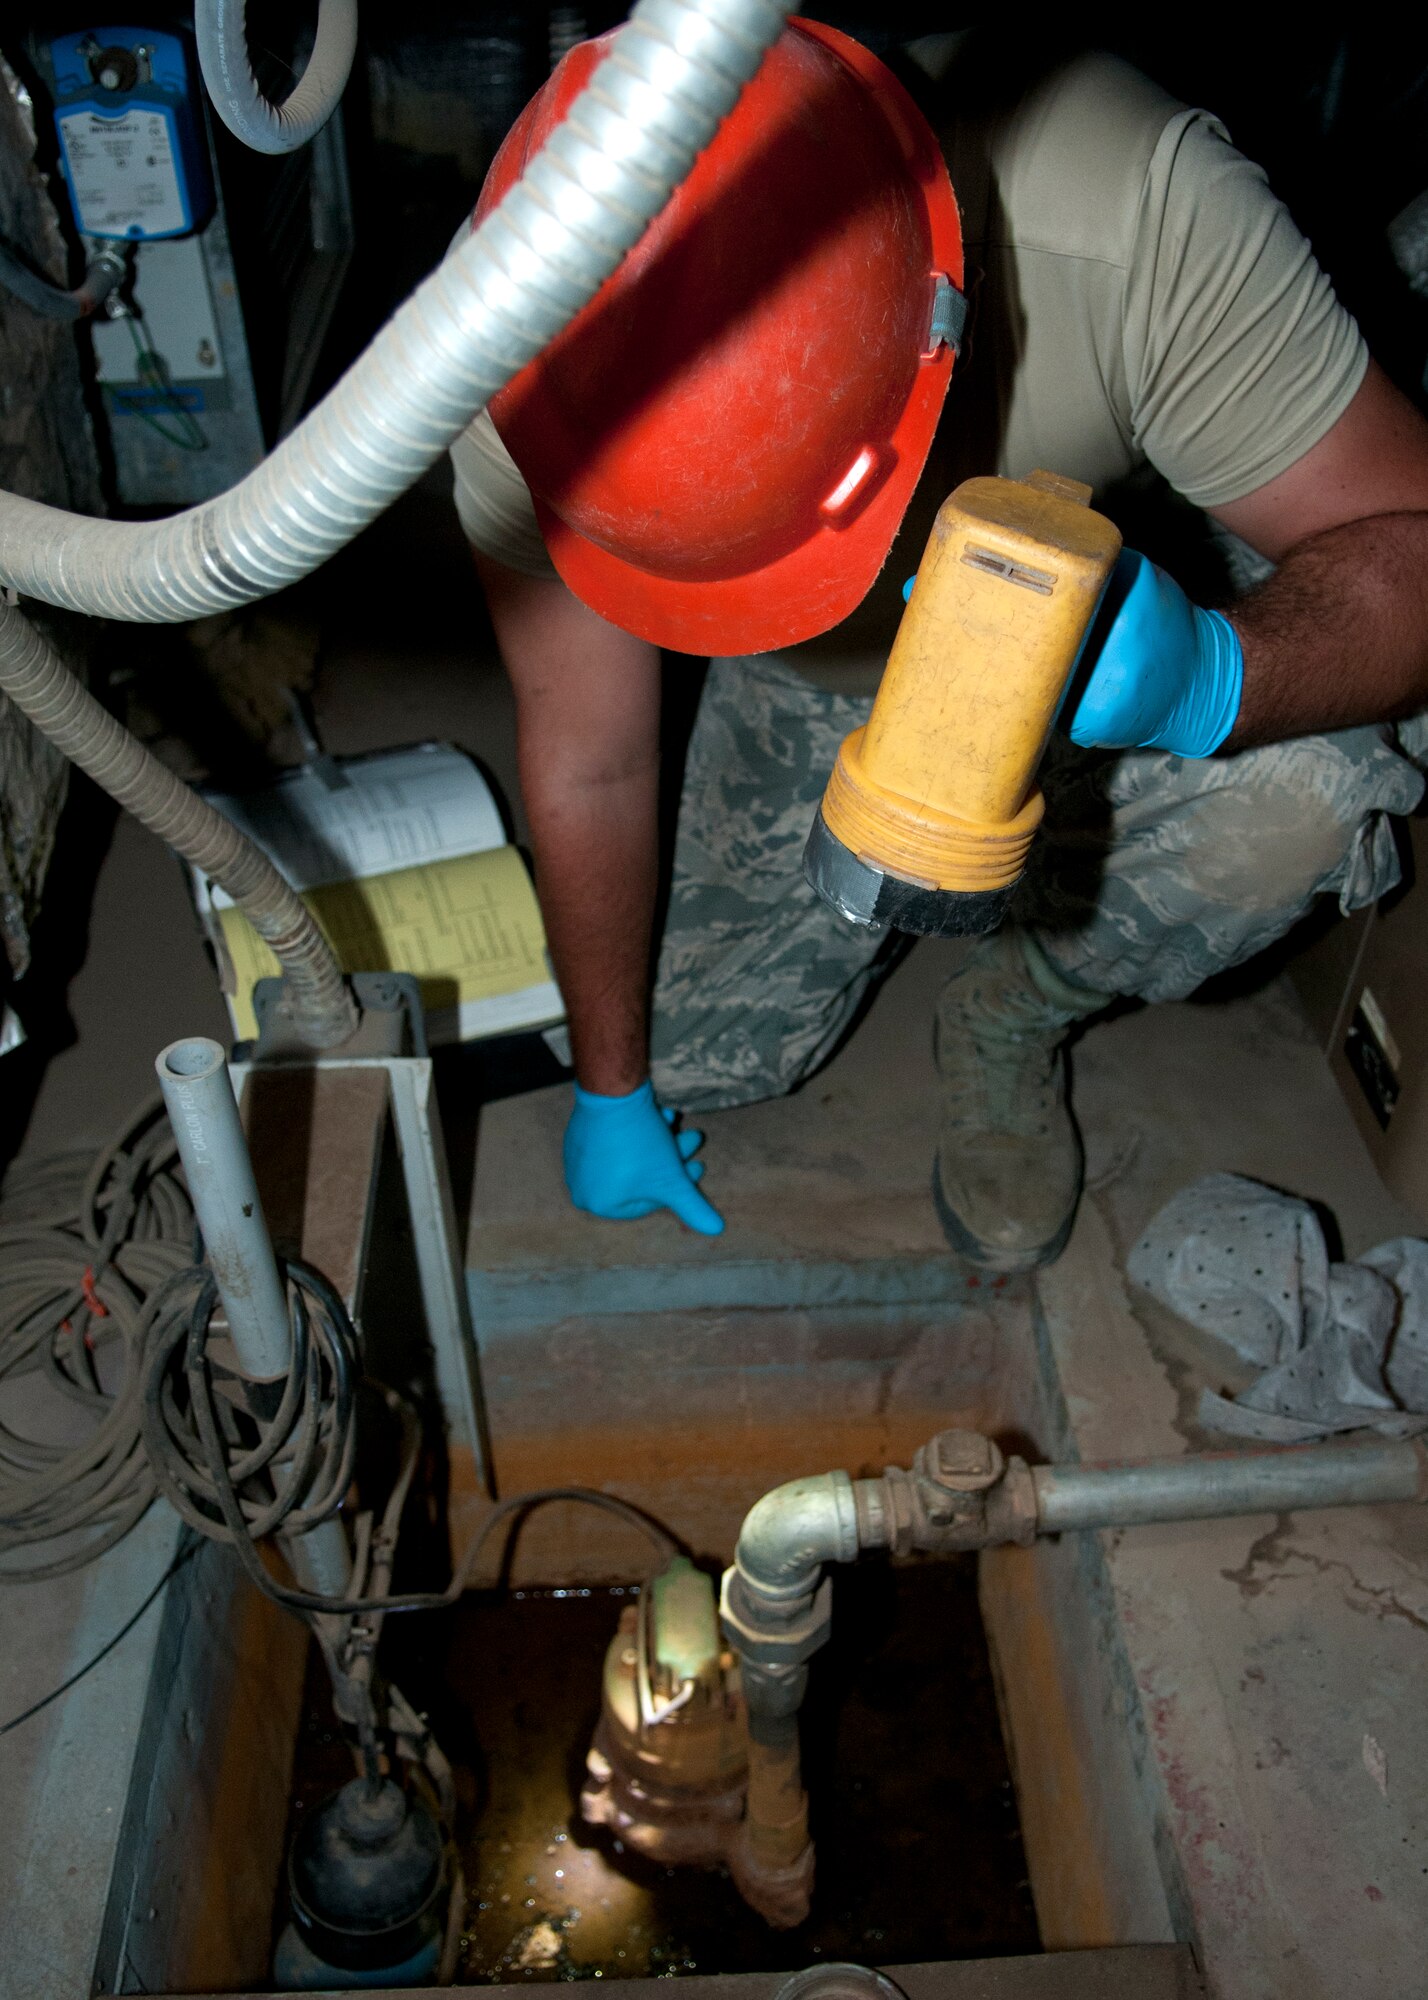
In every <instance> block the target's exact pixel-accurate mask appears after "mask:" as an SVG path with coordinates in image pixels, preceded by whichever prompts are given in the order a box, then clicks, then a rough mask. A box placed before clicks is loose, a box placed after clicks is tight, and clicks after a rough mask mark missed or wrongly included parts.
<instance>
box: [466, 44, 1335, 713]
mask: <svg viewBox="0 0 1428 2000" xmlns="http://www.w3.org/2000/svg"><path fill="white" fill-rule="evenodd" d="M966 47H967V50H969V51H971V52H972V53H970V54H966V53H958V54H954V55H953V57H952V60H951V61H950V64H949V66H948V68H947V70H946V73H945V75H944V76H943V78H942V79H941V81H940V83H939V84H938V86H937V89H938V92H939V94H940V102H939V106H938V125H939V128H940V130H941V132H942V141H943V148H944V151H945V153H946V157H947V164H948V169H949V171H950V173H951V176H952V185H953V187H954V188H955V190H956V193H957V198H958V201H959V204H960V206H961V210H962V218H963V230H964V236H965V241H966V252H967V284H968V288H969V291H970V292H971V295H972V313H973V317H972V324H971V333H970V339H969V340H968V342H967V344H966V348H965V352H964V354H963V356H962V358H961V360H959V362H958V365H957V367H956V369H955V371H954V374H953V380H952V387H951V390H950V392H949V395H948V398H947V405H946V409H945V411H944V414H943V419H942V423H941V426H940V428H939V431H938V435H937V439H936V442H935V443H934V446H933V449H932V453H931V455H930V457H929V460H928V467H927V471H926V473H925V475H924V477H923V479H922V482H921V484H920V486H919V488H918V492H917V495H916V497H915V498H914V501H913V503H912V506H911V507H910V508H909V510H908V515H907V518H906V520H905V521H904V523H903V527H902V529H901V531H900V533H899V535H898V538H897V541H896V543H895V544H894V547H893V551H892V554H891V556H890V558H889V561H888V563H887V564H886V565H885V567H884V569H883V572H882V574H881V576H880V577H879V579H878V581H877V583H876V584H875V585H874V586H873V589H872V590H871V591H870V592H869V595H868V597H867V598H866V599H865V600H864V603H863V605H862V606H860V608H859V610H858V611H857V612H855V613H854V614H853V616H852V618H850V619H848V620H846V621H845V623H844V625H843V626H841V627H840V628H839V629H838V631H837V632H836V633H833V634H829V635H827V636H826V637H825V638H824V639H822V640H815V641H812V642H811V643H810V645H809V646H807V647H799V648H797V649H796V651H795V652H793V653H790V654H789V655H787V656H786V657H788V658H789V659H790V660H791V661H792V662H794V663H796V664H799V665H803V666H807V667H809V668H810V669H812V670H814V671H817V669H818V667H819V665H820V664H821V665H823V666H825V667H830V668H835V669H836V667H837V666H838V664H839V663H840V662H841V663H843V664H844V665H845V666H846V668H847V669H848V670H850V675H851V678H852V679H860V678H861V674H860V672H859V671H858V670H859V668H860V666H861V665H864V664H867V663H870V662H871V661H873V660H876V661H877V662H878V664H880V663H881V660H882V658H883V657H885V655H886V649H887V646H888V644H889V642H890V640H891V637H892V633H893V632H894V631H895V629H896V623H897V618H898V615H899V612H900V610H901V585H902V582H903V579H904V578H905V577H906V576H908V575H910V574H911V572H912V571H913V570H914V569H915V568H916V567H917V561H918V557H919V555H920V553H921V551H922V548H923V546H924V545H925V543H926V539H927V534H928V530H929V528H930V526H931V521H932V516H933V514H934V513H935V512H936V509H937V507H938V506H939V504H940V503H941V501H942V499H943V497H944V496H945V495H946V494H947V493H948V492H950V490H951V489H952V487H954V486H955V485H957V484H958V482H959V481H960V480H962V479H965V478H968V477H970V476H971V475H973V474H975V473H982V472H987V471H992V470H995V471H998V472H1002V473H1006V474H1009V475H1011V476H1012V477H1019V476H1022V475H1024V474H1026V473H1028V472H1030V471H1032V470H1033V469H1034V468H1035V467H1037V466H1045V467H1047V468H1048V469H1050V470H1052V471H1055V472H1061V473H1065V474H1067V475H1069V476H1070V477H1072V478H1076V479H1082V480H1085V481H1086V482H1087V483H1088V484H1089V485H1091V486H1092V487H1093V488H1094V489H1095V490H1096V492H1097V494H1098V495H1104V494H1105V492H1106V491H1107V489H1108V488H1111V487H1113V486H1115V485H1116V484H1117V483H1118V482H1119V481H1121V480H1123V479H1125V478H1127V477H1128V476H1130V475H1132V474H1134V473H1136V472H1138V471H1141V470H1143V469H1144V468H1145V467H1146V466H1150V467H1153V468H1154V469H1155V470H1156V471H1157V472H1159V473H1160V474H1162V475H1163V476H1164V478H1165V480H1166V481H1167V482H1168V483H1169V485H1170V486H1171V487H1172V488H1173V489H1175V490H1176V491H1177V492H1179V493H1180V494H1182V495H1183V496H1184V497H1185V498H1186V499H1187V500H1190V501H1192V502H1194V503H1195V504H1196V505H1198V506H1201V507H1214V506H1217V505H1219V504H1221V503H1223V502H1226V501H1230V500H1236V499H1239V498H1240V497H1242V496H1243V495H1244V494H1246V493H1252V492H1253V491H1254V490H1255V489H1256V488H1257V487H1260V486H1263V485H1265V484H1266V483H1267V482H1268V481H1269V480H1271V479H1273V478H1274V477H1275V476H1276V475H1277V474H1278V473H1281V472H1283V471H1284V470H1285V469H1286V468H1287V467H1289V466H1291V465H1293V464H1294V463H1295V461H1296V460H1297V459H1299V458H1301V457H1302V456H1303V454H1304V453H1305V452H1306V451H1308V450H1309V449H1310V447H1311V446H1312V445H1314V444H1316V443H1317V442H1318V440H1319V439H1320V438H1321V437H1323V436H1324V434H1325V432H1326V431H1328V430H1329V429H1330V427H1331V426H1332V425H1333V424H1334V422H1335V421H1336V419H1337V418H1338V417H1339V416H1340V415H1341V414H1342V412H1343V411H1344V409H1345V408H1346V407H1347V405H1348V403H1349V402H1350V400H1351V399H1352V397H1353V395H1354V393H1355V391H1356V390H1357V388H1358V386H1359V384H1360V382H1361V381H1362V380H1363V376H1364V370H1365V368H1366V366H1367V362H1368V353H1367V349H1366V347H1365V344H1364V340H1363V337H1362V335H1361V334H1360V332H1359V330H1358V328H1357V326H1356V325H1355V323H1354V321H1353V320H1352V319H1351V318H1350V316H1349V314H1348V313H1347V312H1346V311H1345V310H1344V308H1343V307H1342V306H1341V305H1340V304H1339V302H1338V300H1337V299H1336V298H1335V296H1334V292H1333V287H1332V286H1331V285H1330V283H1329V280H1328V279H1327V277H1326V276H1325V275H1324V273H1323V271H1322V270H1321V269H1320V268H1319V266H1318V264H1317V263H1316V262H1315V259H1314V255H1313V252H1312V250H1311V249H1310V247H1309V245H1308V243H1307V242H1306V241H1305V239H1304V237H1303V236H1302V235H1301V234H1300V232H1299V230H1298V229H1297V228H1296V227H1295V225H1294V223H1293V221H1292V220H1291V218H1290V216H1289V214H1288V212H1287V210H1286V209H1285V208H1284V206H1283V204H1282V203H1281V202H1279V201H1278V200H1277V199H1276V197H1275V196H1274V194H1273V193H1272V192H1271V191H1270V188H1269V185H1268V182H1267V180H1266V178H1265V175H1264V173H1263V171H1262V169H1260V168H1259V167H1257V166H1255V165H1254V164H1253V163H1252V162H1251V161H1249V160H1246V159H1244V158H1243V157H1242V156H1241V155H1240V154H1239V153H1237V152H1236V151H1235V149H1234V147H1233V146H1232V145H1231V144H1230V142H1229V138H1228V135H1227V134H1226V132H1225V130H1224V128H1223V126H1221V125H1220V124H1219V123H1218V122H1217V120H1215V119H1214V118H1212V117H1211V116H1210V115H1209V114H1208V113H1206V112H1203V111H1191V110H1187V109H1186V108H1185V107H1184V106H1183V105H1180V104H1178V103H1177V102H1176V101H1175V100H1174V99H1173V98H1171V97H1169V96H1167V95H1166V94H1165V92H1164V91H1162V90H1160V89H1159V88H1158V86H1156V85H1155V84H1153V83H1150V82H1149V81H1147V79H1146V78H1145V77H1143V76H1141V75H1140V74H1139V73H1138V72H1137V71H1135V70H1133V69H1131V68H1130V67H1129V66H1128V65H1127V64H1125V63H1123V62H1121V61H1119V60H1118V59H1117V58H1115V57H1110V56H1098V55H1097V56H1085V57H1081V58H1079V59H1077V60H1076V61H1075V62H1073V63H1071V64H1070V65H1068V66H1067V67H1065V68H1064V69H1061V70H1059V71H1057V72H1056V73H1055V74H1053V75H1052V76H1051V77H1050V78H1048V79H1046V80H1045V81H1043V82H1041V83H1039V84H1038V85H1036V86H1035V87H1034V88H1032V89H1030V90H1029V91H1027V92H1025V93H1024V94H1023V95H1021V96H1020V98H1019V99H1017V100H1016V101H1014V102H1012V103H1010V104H998V103H996V102H995V97H996V94H997V89H998V86H999V83H1000V79H998V78H995V77H993V78H991V79H989V80H988V82H987V83H986V84H984V83H983V82H982V81H981V80H980V79H979V78H978V76H977V74H976V59H975V38H968V42H967V45H966ZM452 460H453V465H454V469H455V473H456V504H457V508H458V511H459V512H460V515H461V519H462V522H463V525H464V526H465V529H466V532H467V534H468V535H469V536H470V538H471V540H472V541H473V542H475V544H476V545H477V546H478V547H479V548H481V549H483V550H484V551H486V552H487V553H488V554H490V555H491V556H493V557H495V558H497V559H498V560H501V561H504V562H506V563H508V564H510V566H511V567H512V568H515V569H518V570H522V571H526V572H529V573H532V574H545V575H549V574H552V573H553V572H552V570H551V567H550V562H549V558H548V557H547V556H546V555H545V552H544V546H543V544H542V542H541V539H540V532H539V529H538V528H537V526H536V522H535V514H534V509H533V507H532V505H531V501H530V496H529V494H528V493H527V491H526V489H525V486H524V484H523V482H522V481H521V478H520V475H519V473H518V472H517V471H516V469H515V467H514V465H513V464H512V463H511V460H510V458H509V456H508V454H507V453H506V452H505V449H504V447H503V446H502V445H501V442H500V440H499V438H498V437H497V436H496V433H495V430H494V427H493V426H492V425H491V422H490V419H489V418H488V417H487V416H485V415H484V413H483V415H482V416H480V417H478V418H477V419H476V421H475V423H474V424H472V426H471V427H470V429H469V430H468V431H467V432H466V433H465V434H464V436H462V437H461V438H460V439H459V440H458V441H457V443H456V445H455V446H454V448H453V450H452ZM819 677H820V678H823V675H822V674H820V675H819ZM837 678H838V679H840V680H844V683H845V684H851V682H850V681H849V680H847V679H845V677H844V676H843V675H838V676H837Z"/></svg>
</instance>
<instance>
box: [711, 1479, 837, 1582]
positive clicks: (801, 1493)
mask: <svg viewBox="0 0 1428 2000" xmlns="http://www.w3.org/2000/svg"><path fill="white" fill-rule="evenodd" d="M857 1553H858V1509H857V1505H856V1502H855V1500H854V1495H853V1482H852V1480H851V1479H850V1478H849V1477H848V1474H847V1473H846V1472H820V1473H816V1474H814V1475H812V1476H811V1477H809V1478H807V1479H790V1480H789V1481H788V1483H787V1484H786V1485H784V1486H775V1487H774V1489H773V1491H772V1492H771V1493H766V1494H765V1495H764V1497H763V1499H762V1500H757V1501H755V1503H754V1505H753V1506H752V1507H751V1508H750V1509H749V1511H748V1513H747V1514H746V1515H745V1516H744V1525H743V1527H742V1528H741V1529H740V1530H739V1542H738V1547H737V1549H736V1550H735V1552H734V1563H735V1567H736V1569H737V1570H738V1573H739V1575H740V1576H741V1577H742V1578H743V1580H744V1583H745V1584H746V1585H747V1586H748V1588H749V1589H750V1590H752V1591H754V1592H755V1593H757V1595H758V1596H759V1597H761V1598H766V1599H773V1600H775V1601H777V1602H790V1603H793V1602H797V1600H799V1599H800V1598H806V1597H809V1596H810V1595H811V1594H812V1592H813V1591H814V1590H815V1589H816V1588H817V1584H818V1578H819V1574H820V1572H821V1571H822V1568H823V1565H824V1564H825V1563H829V1562H852V1561H853V1560H854V1558H855V1557H856V1555H857Z"/></svg>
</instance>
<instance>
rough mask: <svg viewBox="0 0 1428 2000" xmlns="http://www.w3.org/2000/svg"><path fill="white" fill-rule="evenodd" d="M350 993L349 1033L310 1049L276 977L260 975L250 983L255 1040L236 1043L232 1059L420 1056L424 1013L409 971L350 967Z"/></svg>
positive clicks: (424, 1048)
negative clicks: (354, 1016) (355, 1015)
mask: <svg viewBox="0 0 1428 2000" xmlns="http://www.w3.org/2000/svg"><path fill="white" fill-rule="evenodd" d="M351 983H352V992H353V996H354V997H355V999H356V1001H357V1006H358V1010H359V1019H358V1023H357V1028H356V1031H355V1033H353V1034H351V1035H349V1036H348V1038H347V1040H346V1041H345V1042H341V1043H339V1044H338V1046H337V1047H336V1048H335V1049H321V1050H317V1049H313V1048H312V1047H310V1046H309V1044H308V1043H306V1042H304V1041H302V1040H301V1039H300V1038H299V1036H298V1035H297V1034H296V1032H295V1031H294V1028H293V1024H292V1019H291V1016H290V1015H289V1013H288V1008H287V1000H286V992H285V988H284V985H283V982H282V980H281V979H260V980H259V981H258V983H257V985H256V986H255V987H254V988H253V1012H254V1013H255V1014H256V1015H257V1017H258V1039H257V1040H256V1041H255V1042H245V1043H240V1045H239V1046H238V1048H236V1049H235V1050H234V1054H233V1059H234V1061H235V1062H264V1063H286V1062H301V1063H312V1062H323V1061H326V1060H329V1059H332V1060H337V1059H340V1060H342V1061H344V1062H345V1061H350V1060H352V1059H353V1058H356V1057H378V1058H380V1057H383V1056H425V1055H426V1054H427V1053H428V1049H427V1041H426V1017H425V1016H424V1014H423V1013H422V1004H421V988H420V986H419V985H418V984H417V981H416V979H415V977H414V976H413V975H412V974H411V973H410V972H354V973H353V974H352V975H351Z"/></svg>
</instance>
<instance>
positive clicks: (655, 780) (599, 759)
mask: <svg viewBox="0 0 1428 2000" xmlns="http://www.w3.org/2000/svg"><path fill="white" fill-rule="evenodd" d="M476 565H477V568H478V570H479V571H480V574H481V580H482V583H483V584H484V586H485V590H486V601H487V604H488V605H489V607H490V611H491V621H492V624H493V625H494V626H495V629H496V639H497V643H498V644H499V646H500V649H501V656H502V658H503V660H504V661H505V664H506V670H507V672H508V673H509V675H510V678H511V683H512V686H513V688H514V690H515V695H516V719H517V732H518V734H517V749H518V753H519V759H520V774H521V791H522V794H523V796H524V799H525V805H526V813H527V816H528V817H529V820H530V828H531V845H532V847H533V849H534V853H535V864H536V884H537V888H538V890H539V894H540V900H541V909H542V911H543V913H544V916H545V928H546V937H547V939H548V941H549V945H550V955H551V958H552V960H553V961H554V964H555V971H556V977H557V979H558V980H559V982H560V988H561V992H562V993H563V994H564V996H565V1005H566V1013H567V1017H568V1020H569V1023H570V1038H571V1043H572V1047H573V1053H574V1058H575V1073H576V1077H577V1078H578V1080H579V1082H580V1083H581V1084H582V1085H583V1086H584V1088H585V1089H586V1090H591V1091H597V1092H599V1093H600V1094H601V1095H603V1096H612V1097H614V1096H620V1095H623V1094H624V1093H625V1092H627V1091H631V1090H634V1089H635V1088H636V1087H637V1086H638V1085H639V1084H641V1083H642V1082H643V1081H644V1079H645V1077H646V1075H647V1074H648V1070H649V1038H648V1005H649V959H650V929H651V924H652V921H653V914H654V901H655V889H656V880H657V872H658V860H659V825H658V784H659V713H660V680H659V654H658V652H657V651H656V649H655V648H654V647H653V646H651V645H649V644H647V643H646V641H644V640H643V639H634V638H631V636H630V635H629V634H628V633H627V632H622V631H620V630H619V628H618V627H616V626H614V625H609V624H607V623H606V622H605V620H604V619H603V618H601V617H599V616H598V615H597V614H596V613H595V612H593V611H590V610H588V609H587V608H586V606H585V605H583V604H582V603H581V602H580V601H579V599H578V598H577V597H575V596H574V595H573V594H572V593H571V592H570V591H569V590H568V589H567V588H566V586H565V585H564V584H563V583H560V582H558V581H556V580H555V579H553V578H551V579H546V578H540V577H528V576H520V575H518V574H516V572H514V571H513V570H509V569H506V568H505V567H503V566H502V565H501V564H499V563H495V562H492V561H491V560H490V558H489V557H485V556H481V555H478V556H477V557H476Z"/></svg>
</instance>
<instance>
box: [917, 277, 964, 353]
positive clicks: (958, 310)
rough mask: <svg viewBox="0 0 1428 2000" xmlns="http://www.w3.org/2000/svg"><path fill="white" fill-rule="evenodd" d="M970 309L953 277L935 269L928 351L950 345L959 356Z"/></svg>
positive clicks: (931, 351)
mask: <svg viewBox="0 0 1428 2000" xmlns="http://www.w3.org/2000/svg"><path fill="white" fill-rule="evenodd" d="M969 310H970V308H969V306H968V302H967V294H966V293H965V292H959V291H958V289H957V287H956V286H955V285H954V284H953V282H952V280H951V279H950V278H948V277H944V276H943V274H942V272H941V271H936V272H934V273H933V278H932V324H931V325H930V326H929V328H928V329H927V349H926V351H927V353H928V354H935V353H936V352H937V350H938V348H939V347H950V348H951V350H952V352H953V353H954V354H955V355H957V356H958V358H959V359H960V357H961V353H962V342H963V339H964V338H965V336H966V332H967V317H968V312H969Z"/></svg>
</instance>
